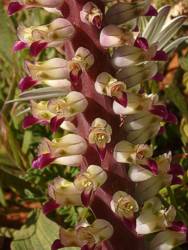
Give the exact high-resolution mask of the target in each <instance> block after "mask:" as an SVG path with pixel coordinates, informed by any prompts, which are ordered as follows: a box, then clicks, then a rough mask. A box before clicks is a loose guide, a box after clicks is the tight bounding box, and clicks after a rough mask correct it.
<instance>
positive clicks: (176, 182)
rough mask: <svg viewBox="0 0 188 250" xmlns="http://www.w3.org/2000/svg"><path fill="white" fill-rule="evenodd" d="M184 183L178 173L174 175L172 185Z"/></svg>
mask: <svg viewBox="0 0 188 250" xmlns="http://www.w3.org/2000/svg"><path fill="white" fill-rule="evenodd" d="M177 184H182V179H181V178H180V177H178V176H176V175H173V176H172V181H171V185H177Z"/></svg>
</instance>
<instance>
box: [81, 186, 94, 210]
mask: <svg viewBox="0 0 188 250" xmlns="http://www.w3.org/2000/svg"><path fill="white" fill-rule="evenodd" d="M92 195H93V190H92V189H91V190H88V191H87V190H84V191H83V192H82V193H81V201H82V203H83V205H84V206H85V207H88V206H89V203H90V201H91V197H92Z"/></svg>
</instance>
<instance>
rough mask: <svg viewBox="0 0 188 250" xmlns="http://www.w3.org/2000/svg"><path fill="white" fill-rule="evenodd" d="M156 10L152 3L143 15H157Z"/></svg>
mask: <svg viewBox="0 0 188 250" xmlns="http://www.w3.org/2000/svg"><path fill="white" fill-rule="evenodd" d="M157 15H158V12H157V10H156V8H155V7H153V5H150V7H149V9H148V11H147V12H146V13H145V16H157Z"/></svg>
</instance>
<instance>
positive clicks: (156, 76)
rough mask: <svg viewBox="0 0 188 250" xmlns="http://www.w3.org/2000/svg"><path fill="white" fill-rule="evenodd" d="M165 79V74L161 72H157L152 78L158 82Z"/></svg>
mask: <svg viewBox="0 0 188 250" xmlns="http://www.w3.org/2000/svg"><path fill="white" fill-rule="evenodd" d="M163 79H164V75H163V74H160V73H157V74H156V75H154V76H153V77H152V80H155V81H157V82H160V81H162V80H163Z"/></svg>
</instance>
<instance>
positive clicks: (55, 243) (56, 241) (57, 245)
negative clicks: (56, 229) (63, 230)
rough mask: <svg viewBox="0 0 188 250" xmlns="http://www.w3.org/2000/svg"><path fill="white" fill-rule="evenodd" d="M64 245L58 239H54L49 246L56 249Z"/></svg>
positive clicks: (52, 249) (53, 249)
mask: <svg viewBox="0 0 188 250" xmlns="http://www.w3.org/2000/svg"><path fill="white" fill-rule="evenodd" d="M63 247H65V246H64V245H63V244H61V241H60V240H58V239H57V240H55V241H54V243H53V244H52V246H51V250H58V249H60V248H63Z"/></svg>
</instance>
